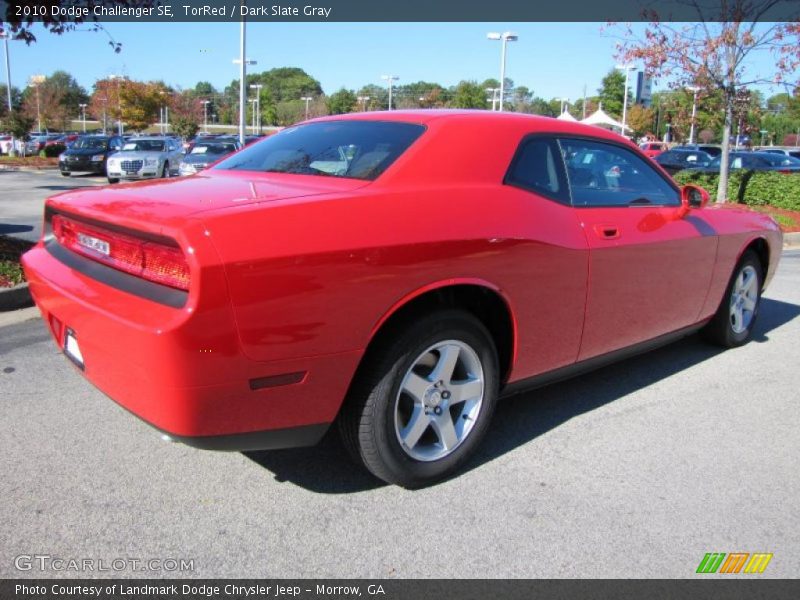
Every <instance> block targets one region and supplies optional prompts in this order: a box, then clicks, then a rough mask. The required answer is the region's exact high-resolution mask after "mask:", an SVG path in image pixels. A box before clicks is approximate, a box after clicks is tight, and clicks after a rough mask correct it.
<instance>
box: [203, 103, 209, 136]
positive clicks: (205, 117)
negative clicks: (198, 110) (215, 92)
mask: <svg viewBox="0 0 800 600" xmlns="http://www.w3.org/2000/svg"><path fill="white" fill-rule="evenodd" d="M209 104H211V100H203V131H204V132H205V133H208V105H209Z"/></svg>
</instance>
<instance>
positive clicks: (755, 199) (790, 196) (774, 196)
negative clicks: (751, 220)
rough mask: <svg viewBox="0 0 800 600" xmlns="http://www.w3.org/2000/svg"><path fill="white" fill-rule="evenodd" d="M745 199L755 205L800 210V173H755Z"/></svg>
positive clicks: (746, 202) (748, 185) (746, 190)
mask: <svg viewBox="0 0 800 600" xmlns="http://www.w3.org/2000/svg"><path fill="white" fill-rule="evenodd" d="M743 201H744V203H745V204H751V205H754V206H758V205H764V204H768V205H770V206H775V207H777V208H784V209H786V210H800V173H790V174H785V173H765V172H759V173H753V175H752V176H751V177H750V179H749V181H748V182H747V187H746V188H745V192H744V198H743Z"/></svg>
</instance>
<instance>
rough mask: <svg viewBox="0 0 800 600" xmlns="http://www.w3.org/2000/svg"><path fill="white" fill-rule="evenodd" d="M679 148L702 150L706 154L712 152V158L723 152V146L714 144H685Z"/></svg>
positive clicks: (678, 148)
mask: <svg viewBox="0 0 800 600" xmlns="http://www.w3.org/2000/svg"><path fill="white" fill-rule="evenodd" d="M676 149H677V150H702V151H703V152H705V153H706V154H710V155H711V157H712V158H716V157H717V156H719V155H720V154H722V147H721V146H716V145H714V144H684V145H683V146H678V147H677V148H676Z"/></svg>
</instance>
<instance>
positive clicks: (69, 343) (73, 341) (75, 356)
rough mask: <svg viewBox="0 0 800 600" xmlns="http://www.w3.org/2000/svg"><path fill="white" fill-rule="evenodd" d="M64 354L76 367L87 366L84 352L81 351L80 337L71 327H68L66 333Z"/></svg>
mask: <svg viewBox="0 0 800 600" xmlns="http://www.w3.org/2000/svg"><path fill="white" fill-rule="evenodd" d="M64 354H65V355H66V356H67V358H68V359H70V360H71V361H72V362H73V363H74V364H75V366H76V367H78V368H79V369H81V370H83V369H84V368H85V365H84V363H83V354H82V353H81V348H80V346H78V338H77V337H76V336H75V332H74V331H73V330H72V329H69V328H67V330H66V332H65V333H64Z"/></svg>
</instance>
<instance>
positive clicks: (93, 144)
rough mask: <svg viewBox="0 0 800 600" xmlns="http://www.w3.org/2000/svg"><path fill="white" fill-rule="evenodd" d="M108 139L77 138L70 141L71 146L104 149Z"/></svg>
mask: <svg viewBox="0 0 800 600" xmlns="http://www.w3.org/2000/svg"><path fill="white" fill-rule="evenodd" d="M107 144H108V141H107V140H106V139H105V138H78V139H77V140H75V141H74V142H73V143H72V147H73V148H78V149H89V148H91V149H95V150H105V149H106V145H107Z"/></svg>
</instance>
